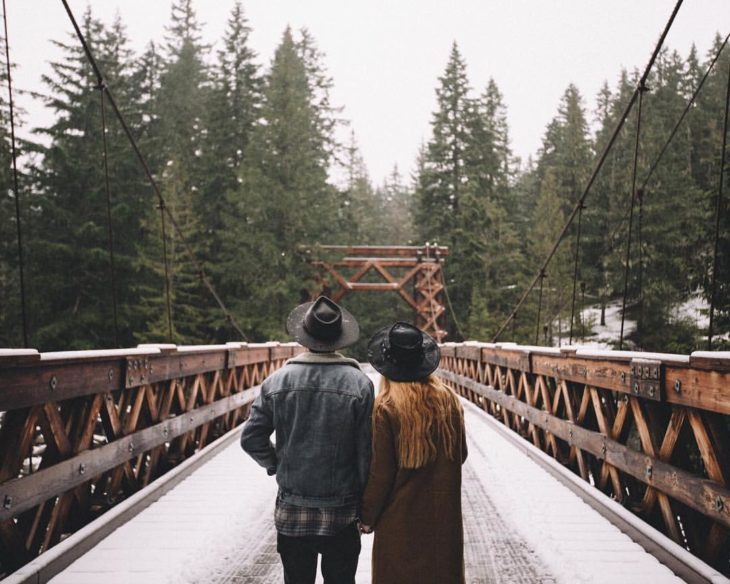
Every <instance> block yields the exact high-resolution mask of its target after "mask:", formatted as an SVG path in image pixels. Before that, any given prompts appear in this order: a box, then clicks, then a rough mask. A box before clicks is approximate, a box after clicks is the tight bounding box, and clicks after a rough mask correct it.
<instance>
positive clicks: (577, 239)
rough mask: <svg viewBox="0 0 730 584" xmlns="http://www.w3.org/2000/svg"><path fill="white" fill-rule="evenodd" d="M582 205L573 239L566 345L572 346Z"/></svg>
mask: <svg viewBox="0 0 730 584" xmlns="http://www.w3.org/2000/svg"><path fill="white" fill-rule="evenodd" d="M584 208H585V207H583V205H581V206H580V208H579V209H578V230H577V235H576V238H575V262H574V265H573V298H572V300H571V302H570V340H569V341H568V344H570V345H572V344H573V320H574V318H575V288H576V284H577V283H578V258H579V257H580V224H581V220H582V218H583V209H584Z"/></svg>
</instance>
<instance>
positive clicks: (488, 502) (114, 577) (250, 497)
mask: <svg viewBox="0 0 730 584" xmlns="http://www.w3.org/2000/svg"><path fill="white" fill-rule="evenodd" d="M465 409H466V426H467V436H468V440H469V449H470V454H469V459H468V461H467V463H466V465H465V468H464V488H463V503H464V529H465V545H466V558H465V561H466V572H467V582H469V583H470V584H486V583H487V582H489V583H492V582H495V583H499V582H504V583H507V582H509V583H515V582H541V583H550V582H555V583H557V582H566V583H568V582H569V583H574V582H596V583H598V582H606V583H609V582H611V583H614V582H617V581H622V580H623V581H630V582H632V583H640V582H647V583H669V582H681V581H682V580H680V579H679V578H677V577H675V576H674V574H673V573H672V572H671V571H670V570H669V569H668V568H667V567H666V566H664V565H663V564H661V563H659V562H658V561H657V560H656V559H655V558H654V557H653V556H651V555H649V554H648V553H646V552H645V551H644V549H643V548H642V547H640V546H639V545H638V544H636V543H634V542H633V541H632V540H631V539H630V538H629V537H628V536H626V535H624V534H623V533H621V532H620V531H619V530H618V529H617V528H616V527H614V526H613V525H612V524H611V523H609V522H608V521H607V520H606V519H604V518H603V517H602V516H601V515H599V514H598V513H597V512H596V511H595V510H593V509H592V508H591V507H589V506H588V505H587V504H586V503H584V502H583V501H582V500H581V499H580V498H579V497H578V496H577V495H576V494H574V493H573V492H572V491H571V490H569V489H568V488H566V487H565V486H564V485H563V484H561V483H560V482H559V481H558V480H556V479H555V478H553V477H552V476H551V475H550V474H548V473H547V472H545V471H544V470H543V469H542V468H541V467H540V466H538V465H537V464H536V463H535V462H533V461H532V460H531V459H530V458H529V457H528V456H526V455H525V454H524V453H523V452H522V451H521V450H520V449H519V448H517V447H516V446H515V445H513V444H512V443H511V442H510V441H509V440H507V439H505V438H504V437H503V436H502V434H501V433H500V432H499V431H498V430H497V429H495V427H494V426H493V423H490V421H489V420H488V419H487V416H486V414H485V413H483V412H481V411H479V410H478V409H477V408H476V407H474V406H473V405H471V404H469V403H465ZM275 495H276V483H275V481H274V479H273V478H271V477H267V476H266V475H265V473H264V472H263V471H262V470H261V469H260V468H259V467H257V466H256V464H255V463H253V461H251V459H250V458H249V457H247V456H245V455H244V454H243V452H242V451H241V450H240V448H239V446H238V444H237V443H233V444H231V445H230V446H228V447H227V448H225V449H224V450H223V451H222V452H221V453H220V454H218V455H216V456H215V457H214V458H213V459H211V460H210V461H209V462H207V463H206V464H205V465H204V466H202V467H201V468H200V469H198V470H197V471H196V472H195V473H193V474H192V475H191V476H190V477H188V478H187V479H185V480H184V481H182V482H181V483H180V484H179V485H177V486H176V487H175V488H174V489H172V490H171V491H170V492H168V493H167V494H166V495H164V496H162V497H161V498H160V499H159V500H158V501H157V502H155V503H153V504H152V505H151V506H150V507H148V508H147V509H146V510H145V511H143V512H142V513H140V514H139V515H138V516H137V517H135V518H134V519H132V520H131V521H130V522H128V523H127V524H125V525H124V526H122V527H121V528H119V529H118V530H117V531H115V532H114V533H113V534H112V535H111V536H109V537H107V538H106V539H105V540H103V541H102V542H100V543H99V544H98V545H97V546H96V547H95V548H93V549H92V550H91V551H89V552H88V553H87V554H85V555H84V556H82V557H81V558H79V559H78V560H77V561H76V562H74V563H73V564H71V565H70V566H69V567H68V568H67V569H66V570H65V571H64V572H62V573H61V574H59V575H57V576H56V577H55V578H54V579H53V580H51V582H52V583H53V584H86V583H92V582H93V583H97V582H101V581H103V582H105V583H106V584H115V583H128V582H135V583H155V584H159V583H163V582H170V583H172V582H175V583H177V582H188V583H201V584H202V583H208V582H211V583H219V584H222V583H226V584H234V583H235V584H268V583H279V582H281V581H283V577H282V573H281V568H280V565H279V560H278V555H277V554H276V534H275V530H274V527H273V506H274V498H275ZM371 546H372V538H371V537H367V536H364V537H363V553H362V555H361V558H360V567H359V570H358V577H357V583H358V584H365V583H369V582H370V551H371Z"/></svg>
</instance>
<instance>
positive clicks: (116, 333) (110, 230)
mask: <svg viewBox="0 0 730 584" xmlns="http://www.w3.org/2000/svg"><path fill="white" fill-rule="evenodd" d="M99 98H100V102H101V136H102V145H103V160H104V190H105V191H106V221H107V232H108V235H109V238H108V239H109V271H110V272H111V287H112V311H113V314H114V341H115V343H116V345H117V347H121V343H120V342H119V317H118V312H117V282H116V269H115V263H114V226H113V224H112V191H111V186H110V182H109V148H108V146H107V139H106V108H105V107H104V86H103V85H99Z"/></svg>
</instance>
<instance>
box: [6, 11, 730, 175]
mask: <svg viewBox="0 0 730 584" xmlns="http://www.w3.org/2000/svg"><path fill="white" fill-rule="evenodd" d="M6 1H7V5H8V6H7V10H8V17H9V35H8V36H9V38H10V43H11V48H10V51H11V57H12V59H13V61H14V62H15V63H16V64H17V66H18V70H17V72H16V74H15V78H14V81H15V84H16V86H18V87H20V88H23V89H34V90H40V91H44V88H43V87H42V85H41V83H40V77H41V75H42V74H43V73H45V72H47V71H48V62H49V61H51V60H53V59H54V58H56V57H57V56H58V55H57V53H56V52H55V49H54V47H53V46H52V45H51V43H50V41H51V39H56V40H59V39H64V38H66V35H67V33H69V32H71V31H72V28H71V25H70V23H69V20H68V18H67V16H66V13H65V11H64V9H63V6H62V3H61V0H6ZM233 3H234V1H233V0H195V7H196V10H197V13H198V17H199V20H200V21H201V22H202V23H203V25H204V30H203V35H204V39H205V40H206V41H207V42H209V43H212V44H213V43H216V42H217V41H218V40H219V39H220V38H221V36H222V34H223V31H224V29H225V25H226V21H227V19H228V15H229V13H230V10H231V7H232V5H233ZM69 4H70V6H71V8H72V10H74V11H75V13H76V16H77V18H80V17H81V16H82V14H83V11H84V10H85V8H86V6H87V5H88V4H91V6H92V9H93V12H94V14H95V15H96V16H97V17H99V18H101V19H102V20H104V21H105V22H107V23H109V22H111V20H112V19H113V18H114V15H115V14H116V13H117V12H118V13H119V14H120V15H121V17H122V20H123V22H124V23H125V24H126V26H127V31H128V34H129V36H130V38H131V40H132V43H133V47H134V48H135V49H137V50H141V49H142V48H143V47H144V46H145V45H146V44H147V43H148V42H149V41H150V40H155V41H160V40H162V37H163V35H164V28H165V26H166V25H167V23H168V21H169V16H170V4H171V2H170V0H93V1H92V2H87V1H86V0H69ZM674 4H675V2H674V0H245V1H244V2H243V6H244V9H245V11H246V14H247V17H248V20H249V25H250V26H251V27H252V29H253V32H252V34H251V45H252V48H253V49H254V50H255V51H256V52H257V54H258V60H259V63H261V64H262V65H264V66H265V67H268V64H269V63H270V61H271V58H272V56H273V52H274V50H275V48H276V46H277V44H278V43H279V42H280V40H281V34H282V32H283V30H284V28H285V27H286V26H287V24H289V25H291V26H292V27H293V28H295V29H299V28H302V27H306V28H308V29H309V30H310V32H311V33H312V34H313V36H314V38H315V40H316V41H317V43H318V46H319V48H320V49H321V50H322V51H324V53H325V54H326V58H325V65H326V66H327V68H328V70H329V73H330V75H331V76H332V78H333V80H334V84H335V86H334V91H333V98H334V102H335V103H336V104H338V105H342V106H344V108H345V110H344V116H345V117H346V118H347V119H349V120H350V121H351V128H352V129H353V130H354V132H355V136H356V139H357V141H358V143H359V145H360V149H361V152H362V154H363V157H364V159H365V163H366V164H367V166H368V169H369V171H370V174H371V177H372V178H373V180H374V182H376V183H380V182H381V181H382V180H383V178H384V177H385V176H386V175H387V174H388V173H389V171H390V169H392V167H393V165H394V164H397V165H398V167H399V168H400V169H401V171H402V172H403V173H405V174H409V173H410V172H411V171H412V169H413V165H414V164H413V163H414V160H415V157H416V153H417V151H418V148H419V145H420V144H421V143H422V142H424V141H426V140H428V137H429V122H430V120H431V113H432V112H433V110H434V108H435V93H434V90H435V87H436V84H437V78H438V76H440V75H441V74H442V73H443V71H444V67H445V65H446V62H447V59H448V55H449V50H450V47H451V44H452V42H454V41H456V42H457V43H458V45H459V47H460V49H461V51H462V54H463V56H464V58H465V60H466V63H467V67H468V75H469V80H470V82H471V85H472V87H473V88H474V89H475V90H476V91H479V92H481V91H482V90H483V89H484V87H485V86H486V84H487V81H488V80H489V78H490V77H493V78H494V80H495V81H496V82H497V85H498V86H499V88H500V90H501V91H502V93H503V95H504V99H505V103H506V105H507V108H508V120H509V126H510V131H511V139H512V146H513V149H514V152H515V153H516V154H517V155H519V156H521V157H523V158H527V156H529V155H530V154H534V153H535V152H536V150H537V149H538V147H539V145H540V141H541V139H542V135H543V132H544V129H545V126H546V125H547V123H548V122H549V121H550V119H551V118H552V117H553V116H554V115H555V113H556V110H557V106H558V102H559V100H560V97H561V95H562V94H563V92H564V91H565V88H566V87H567V85H568V84H569V83H574V84H575V85H577V86H578V88H579V89H580V91H581V93H582V95H583V96H584V99H585V103H586V105H587V106H588V107H589V108H591V109H592V108H593V105H594V97H595V95H596V93H597V91H598V89H599V88H600V86H601V84H602V83H603V81H604V80H608V81H609V83H610V84H611V85H612V86H613V85H614V83H615V81H616V79H617V78H618V75H619V72H620V70H621V68H622V67H625V68H629V69H632V68H634V67H639V68H643V67H644V65H645V64H646V62H647V60H648V58H649V56H650V54H651V51H652V50H653V47H654V45H655V43H656V41H657V40H658V37H659V34H660V32H661V30H662V28H663V27H664V25H665V23H666V21H667V19H668V18H669V15H670V13H671V11H672V9H673V7H674ZM729 25H730V0H685V2H684V5H683V6H682V9H681V10H680V12H679V15H678V17H677V20H676V22H675V25H674V28H673V29H672V31H671V32H670V34H669V37H668V39H667V45H668V46H669V47H671V48H673V49H677V50H678V51H679V52H680V53H681V54H682V56H686V54H687V52H688V50H689V48H690V46H691V44H692V43H695V44H696V45H697V47H698V49H699V50H700V51H701V54H702V55H703V56H704V55H705V54H706V52H707V51H708V49H709V47H710V46H711V42H712V39H713V37H714V35H715V33H716V32H719V33H721V34H722V35H725V34H727V31H728V26H729ZM110 81H111V82H112V89H113V80H110ZM17 99H18V101H19V102H20V104H21V105H22V106H23V107H24V109H25V110H26V112H27V114H26V118H25V122H26V130H27V127H30V126H33V125H39V124H46V123H48V121H49V119H50V117H49V114H48V113H47V112H44V111H43V107H42V106H41V105H40V104H36V103H31V102H30V101H29V99H28V98H26V97H23V96H18V97H17Z"/></svg>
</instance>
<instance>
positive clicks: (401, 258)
mask: <svg viewBox="0 0 730 584" xmlns="http://www.w3.org/2000/svg"><path fill="white" fill-rule="evenodd" d="M303 251H304V252H305V253H306V254H308V255H309V256H310V259H309V261H310V263H311V264H312V265H313V266H315V267H317V268H319V271H318V272H317V274H316V275H315V279H316V280H317V282H318V283H319V284H320V286H321V290H322V294H324V295H325V296H329V297H330V298H332V300H334V301H335V302H339V300H340V299H341V298H342V297H343V296H344V295H345V294H347V293H348V292H397V293H398V294H399V295H400V296H401V298H403V300H405V301H406V302H407V303H408V304H409V305H410V306H411V307H412V308H413V310H414V312H415V324H416V326H418V327H419V328H421V329H422V330H424V331H426V332H427V333H428V334H430V335H431V336H432V337H434V338H435V339H436V340H437V341H439V342H441V341H443V339H444V338H445V337H446V330H445V328H444V312H446V307H445V305H444V301H443V298H444V292H445V289H444V272H443V269H442V267H443V263H444V258H445V257H446V256H447V255H449V248H448V247H444V246H437V245H428V244H426V245H424V246H420V247H419V246H366V245H356V246H346V245H319V246H316V247H314V248H305V249H304V250H303ZM369 274H374V275H376V277H377V279H378V280H382V281H376V282H373V281H363V278H365V277H366V276H367V275H369ZM370 278H371V279H372V275H371V276H370Z"/></svg>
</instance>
